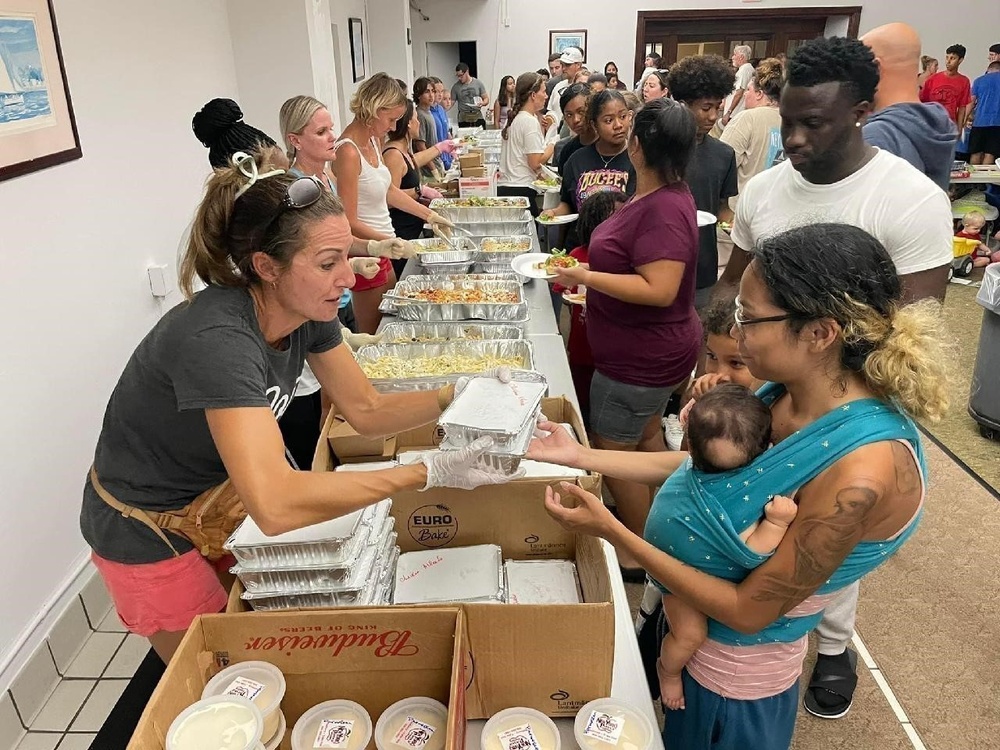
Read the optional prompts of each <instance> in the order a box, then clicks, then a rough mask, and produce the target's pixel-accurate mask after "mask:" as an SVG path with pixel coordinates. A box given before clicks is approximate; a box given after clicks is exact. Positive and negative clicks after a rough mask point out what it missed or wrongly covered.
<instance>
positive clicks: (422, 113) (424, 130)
mask: <svg viewBox="0 0 1000 750" xmlns="http://www.w3.org/2000/svg"><path fill="white" fill-rule="evenodd" d="M417 119H418V120H420V140H422V141H423V142H424V143H425V144H426V145H427V148H430V147H431V146H436V145H437V142H438V137H437V123H436V122H435V121H434V115H432V114H431V113H430V110H423V109H420V107H417Z"/></svg>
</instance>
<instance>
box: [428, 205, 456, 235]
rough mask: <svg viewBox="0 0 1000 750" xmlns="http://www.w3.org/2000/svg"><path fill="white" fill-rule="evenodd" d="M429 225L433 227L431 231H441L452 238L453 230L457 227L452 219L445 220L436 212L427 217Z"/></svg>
mask: <svg viewBox="0 0 1000 750" xmlns="http://www.w3.org/2000/svg"><path fill="white" fill-rule="evenodd" d="M427 223H428V224H430V225H431V229H433V230H435V231H439V232H441V234H444V235H446V236H448V237H451V228H452V227H453V226H455V225H454V224H452V223H451V220H450V219H446V218H444V217H443V216H442V215H441V214H439V213H436V212H435V211H431V215H430V216H428V217H427Z"/></svg>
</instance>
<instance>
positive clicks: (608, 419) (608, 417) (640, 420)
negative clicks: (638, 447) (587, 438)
mask: <svg viewBox="0 0 1000 750" xmlns="http://www.w3.org/2000/svg"><path fill="white" fill-rule="evenodd" d="M678 385H680V384H679V383H678ZM677 387H678V386H677V385H672V386H668V387H666V388H649V387H646V386H642V385H629V384H628V383H619V382H618V381H617V380H612V379H611V378H609V377H607V376H606V375H602V374H601V373H599V372H595V373H594V379H593V380H592V381H591V383H590V430H591V432H593V433H594V434H595V435H597V436H598V437H602V438H604V439H605V440H613V441H614V442H616V443H626V444H634V443H638V442H639V439H640V438H641V437H642V433H643V431H644V430H645V428H646V423H647V422H648V421H649V418H650V417H652V416H654V415H656V416H659V417H662V416H663V410H664V409H666V408H667V402H668V401H669V400H670V396H671V395H672V394H673V392H674V391H676V390H677Z"/></svg>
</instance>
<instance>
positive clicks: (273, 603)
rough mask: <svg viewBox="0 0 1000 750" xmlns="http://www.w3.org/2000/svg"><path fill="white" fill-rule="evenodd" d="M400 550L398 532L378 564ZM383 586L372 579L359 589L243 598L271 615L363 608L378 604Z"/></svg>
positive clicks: (378, 553) (379, 553) (388, 541)
mask: <svg viewBox="0 0 1000 750" xmlns="http://www.w3.org/2000/svg"><path fill="white" fill-rule="evenodd" d="M395 547H396V532H392V533H390V534H389V537H388V538H387V539H386V542H385V545H384V546H383V547H382V548H381V549H380V550H378V551H375V552H374V554H375V557H376V563H375V564H380V563H379V561H381V560H385V559H389V558H390V557H391V555H392V554H393V550H394V549H395ZM380 588H381V584H380V581H379V577H378V576H376V575H369V576H368V577H367V578H366V579H364V580H363V581H361V582H360V583H359V584H358V585H357V586H356V587H353V588H348V587H342V588H340V589H339V590H332V589H327V590H321V591H302V592H295V593H292V592H289V593H284V594H255V593H252V592H250V591H245V592H243V594H241V595H240V596H241V598H242V599H243V600H244V601H247V602H249V603H250V606H251V607H252V608H253V609H254V610H255V611H257V612H270V611H273V610H279V609H315V608H326V607H348V606H353V607H363V606H368V605H371V604H375V603H378V599H377V597H378V596H379V595H380Z"/></svg>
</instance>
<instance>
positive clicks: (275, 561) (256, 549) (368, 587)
mask: <svg viewBox="0 0 1000 750" xmlns="http://www.w3.org/2000/svg"><path fill="white" fill-rule="evenodd" d="M391 507H392V501H391V500H382V501H381V502H378V503H375V504H374V505H370V506H368V507H367V508H365V509H363V510H359V511H355V512H354V513H350V514H348V515H346V516H342V517H340V518H335V519H333V520H332V521H326V522H324V523H319V524H315V525H314V526H308V527H306V528H304V529H298V530H296V531H290V532H288V533H286V534H280V535H278V536H273V537H269V536H266V535H265V534H264V533H263V532H262V531H261V530H260V528H259V527H258V526H257V524H256V523H255V522H254V520H253V519H252V518H250V517H249V516H248V517H247V518H246V520H245V521H244V522H243V523H242V524H241V525H240V527H239V528H238V529H236V531H235V532H234V533H233V535H232V536H231V537H230V538H229V539H228V540H227V541H226V545H225V546H226V549H227V550H228V551H229V552H231V553H232V554H233V556H234V557H236V560H237V565H236V566H235V567H233V568H232V569H231V571H230V572H232V573H235V574H236V575H237V576H238V577H239V579H240V581H241V582H242V583H243V587H244V589H245V591H244V593H243V595H242V597H243V599H244V600H245V601H247V602H248V603H249V604H250V606H251V607H252V608H253V609H255V610H258V611H270V610H278V609H298V608H306V607H339V606H365V605H380V604H387V603H388V602H389V601H390V599H391V597H392V586H393V582H394V580H395V572H396V561H397V560H398V559H399V547H397V546H396V532H395V529H394V526H395V520H394V519H393V518H392V517H391V516H390V515H389V510H390V508H391Z"/></svg>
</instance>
